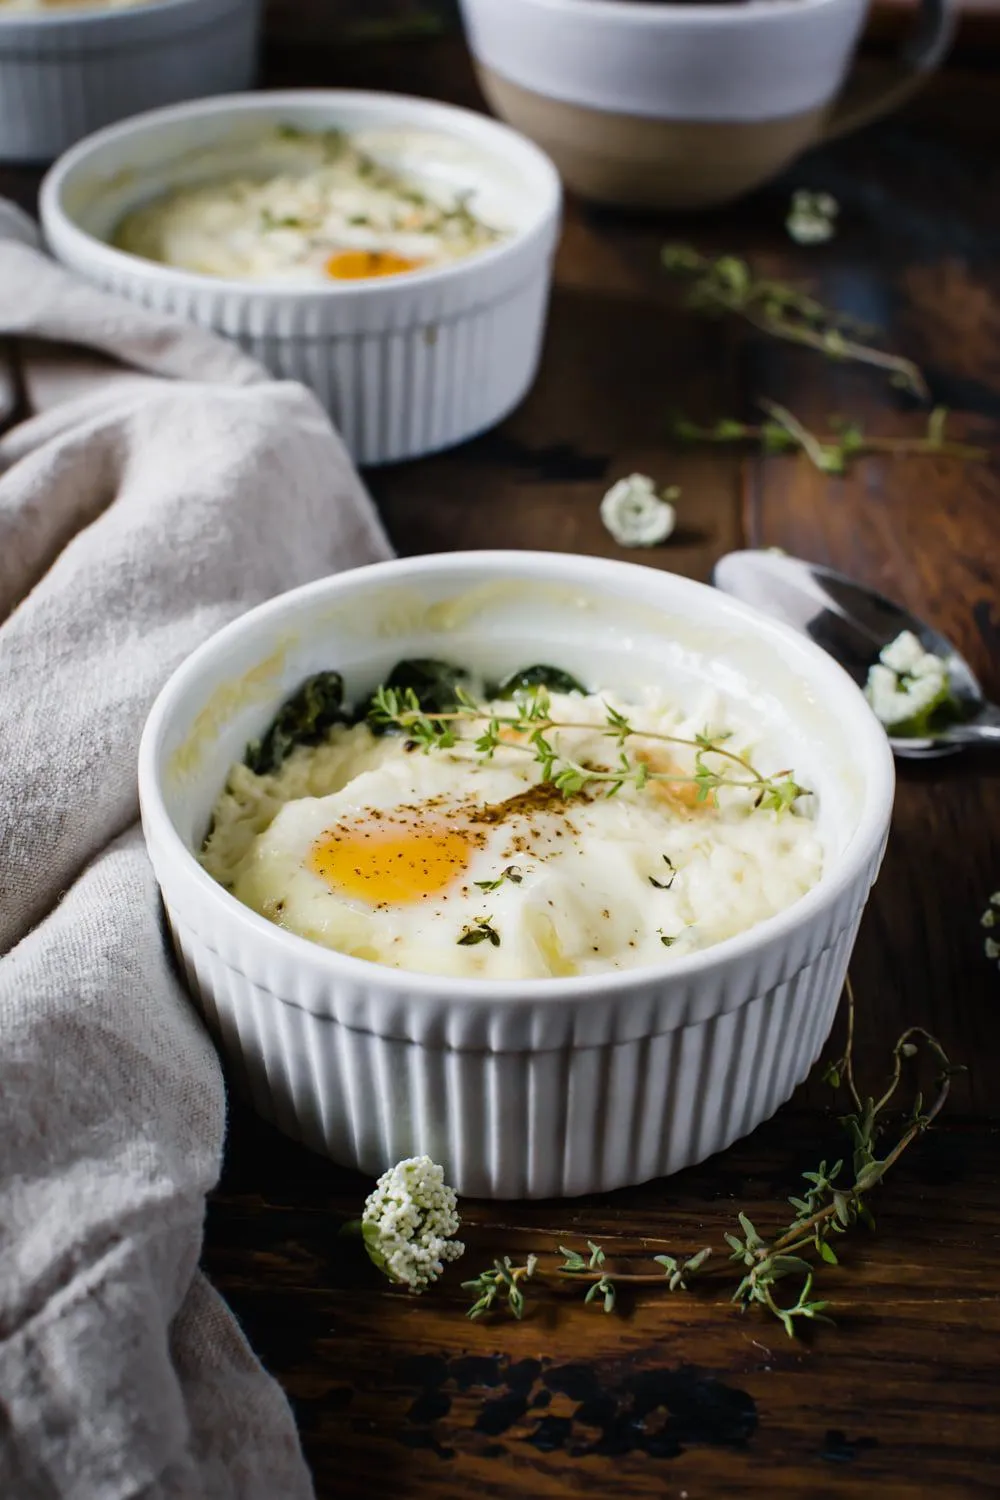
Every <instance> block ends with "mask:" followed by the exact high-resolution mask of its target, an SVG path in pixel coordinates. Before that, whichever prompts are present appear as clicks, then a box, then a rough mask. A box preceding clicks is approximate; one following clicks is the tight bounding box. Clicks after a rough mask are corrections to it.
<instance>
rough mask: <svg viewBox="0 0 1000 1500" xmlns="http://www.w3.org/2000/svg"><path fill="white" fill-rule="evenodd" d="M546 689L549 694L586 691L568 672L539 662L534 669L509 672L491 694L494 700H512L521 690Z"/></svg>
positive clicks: (528, 668) (524, 668)
mask: <svg viewBox="0 0 1000 1500" xmlns="http://www.w3.org/2000/svg"><path fill="white" fill-rule="evenodd" d="M539 687H543V688H548V690H549V692H550V693H585V692H586V691H587V689H586V688H585V687H584V686H583V684H582V683H580V682H577V680H576V678H575V677H573V676H571V675H570V673H569V672H563V671H562V670H561V669H560V668H559V667H547V666H546V665H545V664H544V662H539V663H538V664H537V666H534V667H522V668H521V670H520V671H519V672H511V674H510V676H509V677H505V678H504V680H503V682H501V684H500V686H499V687H498V688H497V689H496V691H495V692H494V693H493V694H492V696H493V697H495V698H513V696H514V694H515V693H516V692H519V691H521V690H522V689H525V688H527V689H529V690H530V689H531V688H539Z"/></svg>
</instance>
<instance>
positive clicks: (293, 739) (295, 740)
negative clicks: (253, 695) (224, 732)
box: [244, 672, 348, 776]
mask: <svg viewBox="0 0 1000 1500" xmlns="http://www.w3.org/2000/svg"><path fill="white" fill-rule="evenodd" d="M347 722H348V716H347V715H346V714H345V712H344V679H343V678H342V677H341V675H340V673H339V672H316V673H315V674H314V675H313V676H312V677H307V678H306V680H305V682H304V683H303V684H302V686H301V687H300V688H297V689H296V691H295V692H294V693H293V694H292V696H291V697H290V698H289V699H288V700H287V702H285V703H283V704H282V706H281V708H279V710H278V712H277V714H276V715H275V718H274V722H273V723H272V724H271V727H270V728H269V729H268V730H267V732H266V734H264V735H263V736H262V738H261V739H259V740H251V742H250V744H249V745H248V746H247V750H246V756H245V757H244V760H245V763H246V764H247V765H248V766H249V767H250V770H251V771H255V772H256V773H257V775H258V776H264V775H267V773H268V772H270V771H277V770H278V768H279V766H281V764H282V762H283V761H285V760H286V759H287V758H288V756H289V755H290V754H291V752H292V751H293V750H294V749H295V746H296V745H316V744H318V743H319V741H320V740H321V739H322V738H323V736H324V735H325V734H326V732H327V730H328V729H329V728H330V727H331V725H333V724H346V723H347Z"/></svg>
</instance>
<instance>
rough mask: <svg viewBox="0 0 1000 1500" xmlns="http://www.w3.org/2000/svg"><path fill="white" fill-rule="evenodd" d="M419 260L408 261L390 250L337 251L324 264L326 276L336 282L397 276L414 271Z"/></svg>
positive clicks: (419, 265) (419, 262)
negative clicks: (369, 277)
mask: <svg viewBox="0 0 1000 1500" xmlns="http://www.w3.org/2000/svg"><path fill="white" fill-rule="evenodd" d="M422 265H423V261H421V260H408V259H407V258H406V257H405V256H403V255H394V254H393V253H392V251H391V250H338V251H337V252H336V253H335V254H334V255H331V256H330V259H329V260H328V261H327V263H326V274H327V275H328V276H332V277H333V278H334V280H336V281H360V280H362V278H363V277H366V276H398V275H400V273H401V272H403V271H416V270H418V269H419V268H420V267H421V266H422Z"/></svg>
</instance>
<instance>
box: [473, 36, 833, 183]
mask: <svg viewBox="0 0 1000 1500" xmlns="http://www.w3.org/2000/svg"><path fill="white" fill-rule="evenodd" d="M476 72H477V74H478V77H479V82H480V85H481V86H482V90H483V93H484V94H485V95H486V98H487V99H488V101H489V103H490V104H491V106H492V107H493V109H494V110H495V111H496V113H497V114H498V115H500V116H501V118H502V119H504V120H506V121H507V122H508V123H509V124H511V125H513V126H514V128H515V129H516V130H520V131H522V132H523V133H524V134H525V135H526V136H528V137H529V138H530V139H531V140H533V141H535V142H536V143H537V144H538V145H539V146H541V147H542V149H543V150H544V151H547V152H548V154H549V155H550V156H551V158H552V160H553V161H554V162H555V164H556V166H557V167H558V168H559V171H560V173H561V174H562V177H563V180H564V181H565V183H566V185H567V186H568V187H570V188H572V189H573V191H574V192H577V193H579V194H581V196H582V197H584V198H592V199H594V200H595V201H597V202H599V203H610V204H617V205H620V206H622V207H626V208H679V209H693V208H708V207H712V206H713V205H715V204H721V203H728V202H730V201H731V200H732V199H734V198H739V197H741V196H742V195H743V194H744V193H748V192H750V191H751V190H752V189H753V188H756V187H759V186H760V184H761V183H762V182H766V181H767V180H768V178H770V177H774V176H775V175H776V174H777V173H778V172H780V171H781V170H782V169H783V168H784V167H786V166H787V165H788V164H789V162H791V161H793V160H794V158H795V157H796V156H798V155H800V153H801V152H803V151H804V150H805V149H806V147H807V146H810V145H811V144H812V143H813V141H815V140H817V139H818V137H819V136H820V135H821V134H822V133H823V126H824V121H825V117H826V114H827V110H826V109H825V108H824V107H822V106H821V107H818V108H816V109H811V110H806V111H805V112H804V113H803V114H798V115H789V116H787V117H785V118H784V119H780V120H753V121H739V122H733V121H728V122H725V121H719V122H711V121H699V120H652V119H645V118H641V117H639V116H637V115H621V114H613V113H610V112H609V111H607V110H602V109H589V108H586V107H584V106H582V105H578V104H563V103H562V102H561V101H560V100H558V99H550V98H548V97H547V96H546V95H544V94H536V93H534V92H533V91H531V90H529V89H524V88H521V87H520V86H519V85H518V84H515V83H509V82H508V81H507V79H505V78H501V77H500V75H499V74H497V73H494V72H493V71H492V69H490V68H486V67H484V66H483V65H482V64H481V63H477V64H476Z"/></svg>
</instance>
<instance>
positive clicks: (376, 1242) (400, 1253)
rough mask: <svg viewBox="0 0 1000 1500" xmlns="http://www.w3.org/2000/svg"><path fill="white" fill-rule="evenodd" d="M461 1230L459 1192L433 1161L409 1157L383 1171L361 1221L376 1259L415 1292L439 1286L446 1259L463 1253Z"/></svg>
mask: <svg viewBox="0 0 1000 1500" xmlns="http://www.w3.org/2000/svg"><path fill="white" fill-rule="evenodd" d="M460 1225H461V1220H460V1219H459V1216H458V1197H457V1195H456V1193H455V1190H454V1188H450V1187H449V1186H448V1184H447V1183H446V1182H445V1180H444V1168H443V1167H439V1166H438V1165H437V1163H436V1162H433V1161H431V1159H430V1157H429V1156H412V1157H409V1158H408V1159H407V1160H406V1161H401V1162H397V1163H396V1165H395V1166H394V1167H391V1168H390V1169H389V1171H388V1172H383V1174H382V1176H381V1177H380V1178H379V1180H378V1182H377V1183H376V1184H375V1190H374V1192H373V1193H371V1194H370V1196H369V1197H368V1199H367V1200H366V1202H365V1208H364V1213H363V1214H362V1216H361V1229H362V1234H363V1236H364V1241H365V1248H366V1249H367V1251H368V1254H369V1255H370V1256H371V1258H372V1260H373V1261H374V1262H375V1264H376V1265H377V1266H378V1268H379V1270H380V1271H384V1272H385V1274H386V1276H388V1277H389V1280H390V1281H398V1282H400V1283H401V1284H402V1285H403V1286H408V1287H409V1288H410V1290H411V1291H414V1292H422V1291H424V1290H425V1288H426V1287H428V1286H430V1284H431V1282H432V1281H436V1280H437V1278H438V1277H439V1276H440V1275H441V1272H442V1270H443V1269H444V1262H445V1261H446V1260H457V1259H458V1257H459V1256H460V1255H462V1254H463V1253H464V1251H465V1246H464V1245H463V1244H462V1242H461V1240H456V1239H454V1238H453V1236H454V1235H455V1234H456V1233H457V1231H458V1229H459V1227H460Z"/></svg>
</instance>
